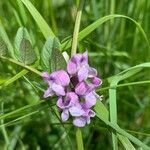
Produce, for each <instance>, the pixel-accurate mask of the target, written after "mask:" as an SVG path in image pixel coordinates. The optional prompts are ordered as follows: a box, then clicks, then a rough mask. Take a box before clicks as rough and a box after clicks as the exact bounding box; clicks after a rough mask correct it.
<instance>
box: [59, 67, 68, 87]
mask: <svg viewBox="0 0 150 150" xmlns="http://www.w3.org/2000/svg"><path fill="white" fill-rule="evenodd" d="M56 80H58V81H59V82H60V84H61V85H62V86H67V85H69V82H70V78H69V75H68V74H67V72H65V71H64V70H59V71H57V79H56Z"/></svg>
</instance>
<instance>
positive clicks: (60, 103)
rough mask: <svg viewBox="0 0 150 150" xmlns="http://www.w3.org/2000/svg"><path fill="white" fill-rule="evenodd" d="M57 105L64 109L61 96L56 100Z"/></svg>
mask: <svg viewBox="0 0 150 150" xmlns="http://www.w3.org/2000/svg"><path fill="white" fill-rule="evenodd" d="M57 106H58V107H59V108H61V109H64V104H63V100H62V98H61V97H60V98H59V99H58V101H57Z"/></svg>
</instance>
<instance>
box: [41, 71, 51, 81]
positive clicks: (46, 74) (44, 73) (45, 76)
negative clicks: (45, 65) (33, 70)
mask: <svg viewBox="0 0 150 150" xmlns="http://www.w3.org/2000/svg"><path fill="white" fill-rule="evenodd" d="M42 77H43V78H44V79H46V80H47V79H49V77H50V74H49V73H48V72H42Z"/></svg>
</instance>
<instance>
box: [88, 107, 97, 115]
mask: <svg viewBox="0 0 150 150" xmlns="http://www.w3.org/2000/svg"><path fill="white" fill-rule="evenodd" d="M88 115H89V117H95V115H96V114H95V112H94V111H93V110H91V109H90V110H89V112H88Z"/></svg>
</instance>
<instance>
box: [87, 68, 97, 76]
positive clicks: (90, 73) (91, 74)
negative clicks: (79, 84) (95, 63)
mask: <svg viewBox="0 0 150 150" xmlns="http://www.w3.org/2000/svg"><path fill="white" fill-rule="evenodd" d="M95 76H97V70H96V69H95V68H92V67H89V77H95Z"/></svg>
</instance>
